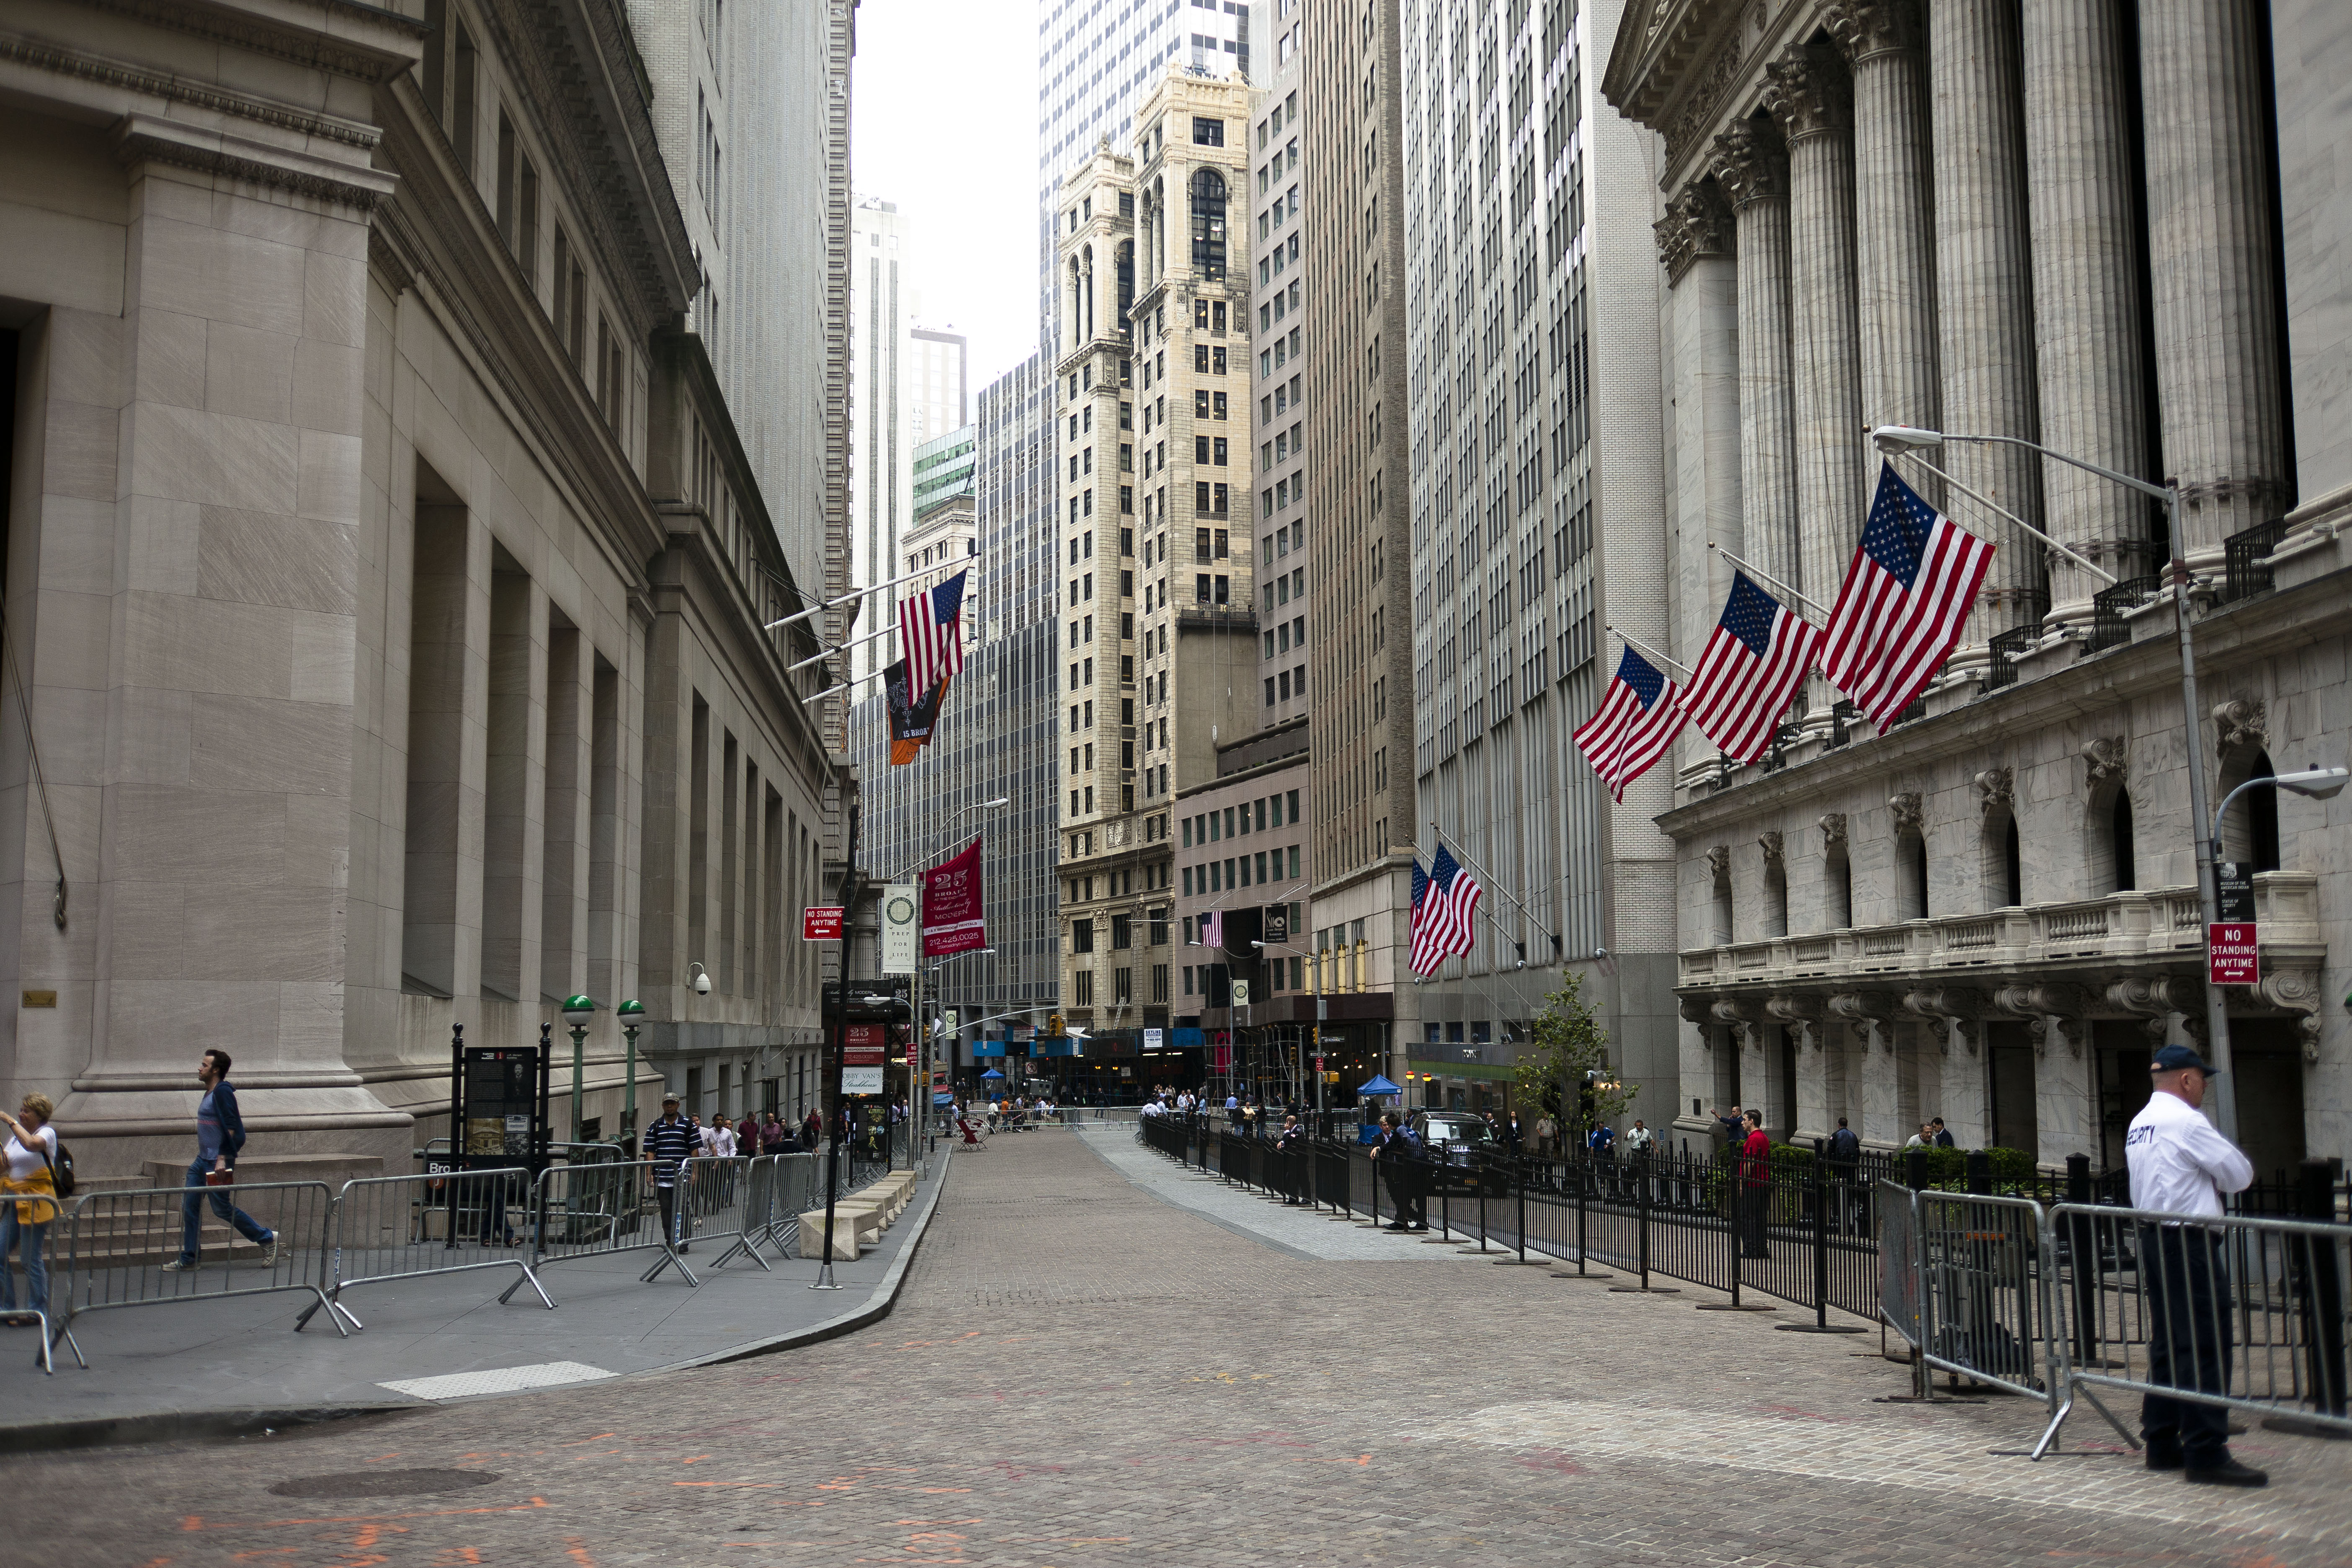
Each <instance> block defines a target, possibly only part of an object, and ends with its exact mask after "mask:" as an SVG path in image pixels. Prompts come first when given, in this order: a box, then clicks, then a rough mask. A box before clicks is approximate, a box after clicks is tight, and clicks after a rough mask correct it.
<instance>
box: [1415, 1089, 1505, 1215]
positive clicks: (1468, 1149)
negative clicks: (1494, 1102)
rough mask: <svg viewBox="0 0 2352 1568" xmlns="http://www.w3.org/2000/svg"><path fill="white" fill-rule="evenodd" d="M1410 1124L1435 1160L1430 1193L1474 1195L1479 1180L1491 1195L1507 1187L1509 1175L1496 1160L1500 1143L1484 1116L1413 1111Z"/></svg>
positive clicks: (1500, 1148)
mask: <svg viewBox="0 0 2352 1568" xmlns="http://www.w3.org/2000/svg"><path fill="white" fill-rule="evenodd" d="M1412 1130H1413V1131H1414V1133H1415V1134H1417V1135H1418V1136H1419V1137H1420V1139H1421V1142H1422V1144H1423V1147H1424V1148H1426V1149H1427V1150H1428V1151H1429V1157H1430V1158H1431V1159H1432V1160H1433V1161H1434V1162H1436V1165H1437V1173H1436V1184H1435V1185H1434V1186H1433V1187H1432V1188H1431V1189H1430V1190H1431V1192H1432V1194H1436V1193H1439V1192H1449V1193H1455V1194H1462V1195H1465V1196H1475V1195H1476V1193H1477V1190H1478V1189H1477V1186H1476V1185H1475V1184H1476V1183H1478V1182H1480V1181H1484V1182H1485V1184H1486V1192H1487V1194H1488V1195H1490V1196H1492V1195H1496V1194H1502V1193H1505V1192H1507V1191H1508V1190H1509V1189H1510V1177H1509V1176H1508V1174H1507V1173H1506V1172H1505V1171H1504V1169H1503V1167H1502V1166H1501V1164H1500V1163H1498V1158H1499V1156H1500V1155H1501V1153H1502V1152H1503V1146H1502V1144H1501V1143H1500V1142H1497V1141H1496V1137H1495V1130H1494V1129H1493V1128H1492V1127H1489V1126H1488V1125H1486V1118H1485V1117H1483V1116H1479V1115H1475V1114H1474V1113H1473V1112H1470V1111H1467V1110H1416V1111H1414V1112H1413V1115H1412Z"/></svg>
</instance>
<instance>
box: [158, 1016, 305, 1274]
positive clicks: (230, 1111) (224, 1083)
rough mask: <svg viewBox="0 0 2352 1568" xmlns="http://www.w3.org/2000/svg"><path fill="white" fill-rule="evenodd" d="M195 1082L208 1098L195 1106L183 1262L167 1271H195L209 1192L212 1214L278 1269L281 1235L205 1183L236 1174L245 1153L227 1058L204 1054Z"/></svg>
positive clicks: (223, 1188)
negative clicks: (241, 1152) (209, 1177)
mask: <svg viewBox="0 0 2352 1568" xmlns="http://www.w3.org/2000/svg"><path fill="white" fill-rule="evenodd" d="M196 1082H197V1083H199V1084H201V1085H203V1086H204V1090H205V1095H204V1098H203V1099H202V1100H198V1101H196V1157H195V1158H194V1160H191V1161H190V1162H188V1181H187V1187H188V1195H187V1196H186V1197H185V1198H184V1200H182V1202H181V1204H180V1256H179V1257H178V1258H176V1259H174V1260H173V1261H172V1262H170V1263H166V1264H165V1265H163V1268H164V1271H165V1272H166V1273H171V1274H182V1273H185V1272H186V1271H188V1270H189V1269H192V1268H194V1267H195V1266H196V1231H197V1227H198V1226H199V1225H200V1224H201V1223H202V1220H201V1217H200V1216H201V1215H202V1214H203V1210H204V1201H205V1194H206V1193H207V1192H209V1193H210V1194H211V1196H212V1203H213V1213H215V1215H219V1216H220V1217H221V1218H223V1219H225V1220H226V1221H228V1223H229V1224H231V1225H233V1226H236V1232H237V1234H238V1235H239V1236H242V1237H245V1239H246V1240H247V1241H249V1242H251V1243H253V1244H254V1245H255V1246H256V1247H259V1248H261V1259H260V1261H261V1262H262V1264H263V1265H264V1266H265V1267H266V1266H268V1265H269V1264H272V1263H275V1262H277V1261H278V1233H277V1232H276V1231H273V1230H265V1229H263V1228H262V1226H261V1224H260V1222H259V1221H257V1220H256V1219H255V1218H254V1217H253V1216H252V1215H249V1214H247V1213H246V1212H245V1211H244V1210H243V1209H241V1208H239V1207H237V1206H236V1205H235V1204H233V1203H231V1202H229V1196H228V1194H229V1189H228V1187H227V1186H226V1185H222V1186H217V1187H207V1186H206V1184H205V1176H206V1175H208V1174H209V1173H212V1172H215V1171H234V1170H236V1156H237V1152H238V1151H239V1150H241V1149H243V1148H244V1147H245V1118H244V1117H242V1116H240V1115H238V1114H237V1110H236V1089H231V1088H230V1087H229V1082H228V1053H227V1052H226V1051H206V1052H205V1054H204V1058H203V1059H202V1060H201V1061H199V1062H198V1063H197V1064H196Z"/></svg>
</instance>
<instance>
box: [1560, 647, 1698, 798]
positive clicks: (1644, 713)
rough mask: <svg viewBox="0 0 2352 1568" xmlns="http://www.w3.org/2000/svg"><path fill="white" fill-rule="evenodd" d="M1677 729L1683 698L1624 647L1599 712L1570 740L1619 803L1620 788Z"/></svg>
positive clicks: (1655, 756) (1662, 749)
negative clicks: (1573, 741) (1622, 654)
mask: <svg viewBox="0 0 2352 1568" xmlns="http://www.w3.org/2000/svg"><path fill="white" fill-rule="evenodd" d="M1682 727H1683V710H1682V693H1681V692H1679V691H1677V690H1675V683H1674V682H1673V681H1671V680H1668V679H1666V678H1665V677H1664V675H1662V674H1660V673H1659V672H1658V669H1657V668H1656V667H1655V666H1654V665H1653V664H1651V662H1650V661H1649V660H1648V659H1646V658H1643V657H1642V656H1641V655H1640V654H1638V653H1635V652H1634V651H1633V648H1632V647H1627V648H1626V649H1625V653H1624V656H1623V657H1622V658H1620V659H1618V661H1617V673H1616V675H1615V676H1614V677H1613V678H1612V679H1611V680H1610V682H1609V689H1608V691H1607V692H1605V693H1603V694H1602V696H1601V708H1600V710H1599V711H1598V712H1596V713H1594V714H1593V715H1592V717H1591V718H1590V719H1587V720H1586V721H1584V722H1583V723H1582V724H1581V725H1580V726H1579V727H1578V728H1577V731H1576V734H1575V737H1574V738H1575V741H1576V749H1577V750H1578V751H1580V752H1583V753H1584V760H1585V761H1586V762H1588V763H1591V764H1592V771H1593V772H1594V773H1599V774H1600V775H1601V783H1602V784H1607V785H1608V786H1609V798H1610V799H1612V800H1614V801H1618V802H1621V803H1622V801H1623V800H1624V798H1625V786H1626V785H1627V784H1632V783H1633V781H1634V780H1635V779H1637V778H1640V777H1641V776H1642V775H1643V773H1647V772H1649V771H1650V764H1651V763H1654V762H1656V761H1657V760H1658V759H1659V758H1660V757H1663V756H1664V755H1665V754H1666V748H1667V747H1669V746H1671V745H1673V744H1674V743H1675V735H1676V734H1677V733H1678V732H1679V731H1681V729H1682Z"/></svg>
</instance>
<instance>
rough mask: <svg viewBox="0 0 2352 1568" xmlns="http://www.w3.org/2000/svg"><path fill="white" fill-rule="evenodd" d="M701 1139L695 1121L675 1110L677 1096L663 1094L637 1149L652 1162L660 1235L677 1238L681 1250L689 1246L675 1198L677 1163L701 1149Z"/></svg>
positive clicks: (673, 1239) (684, 1225)
mask: <svg viewBox="0 0 2352 1568" xmlns="http://www.w3.org/2000/svg"><path fill="white" fill-rule="evenodd" d="M700 1142H701V1135H700V1132H699V1131H698V1129H697V1128H696V1127H695V1125H694V1123H693V1122H691V1121H688V1120H687V1119H686V1118H685V1117H683V1116H681V1115H679V1114H678V1110H677V1096H676V1095H674V1094H665V1095H663V1096H662V1113H661V1119H660V1120H659V1121H656V1122H655V1123H653V1125H651V1126H650V1127H647V1128H646V1139H645V1146H644V1148H643V1149H642V1150H641V1151H640V1152H641V1153H642V1154H643V1156H644V1157H645V1158H646V1159H648V1160H651V1161H652V1162H653V1163H654V1196H655V1198H656V1200H657V1201H658V1202H659V1203H660V1205H661V1223H662V1235H664V1236H665V1237H668V1238H669V1239H670V1240H672V1241H674V1242H676V1243H677V1249H678V1250H679V1251H680V1252H685V1251H688V1250H689V1249H688V1246H687V1232H686V1221H685V1217H684V1215H683V1214H682V1212H681V1211H680V1209H679V1207H678V1202H677V1171H678V1165H679V1163H681V1162H683V1161H686V1160H688V1159H691V1158H692V1157H693V1156H694V1155H695V1154H697V1153H698V1152H701V1151H700V1147H699V1145H700Z"/></svg>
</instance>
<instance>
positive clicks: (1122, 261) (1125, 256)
mask: <svg viewBox="0 0 2352 1568" xmlns="http://www.w3.org/2000/svg"><path fill="white" fill-rule="evenodd" d="M1134 303H1135V246H1134V243H1133V242H1132V241H1130V242H1129V243H1128V244H1125V245H1122V246H1120V247H1118V330H1119V331H1122V332H1123V331H1127V327H1128V321H1127V313H1128V310H1129V307H1130V306H1132V305H1133V304H1134Z"/></svg>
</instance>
